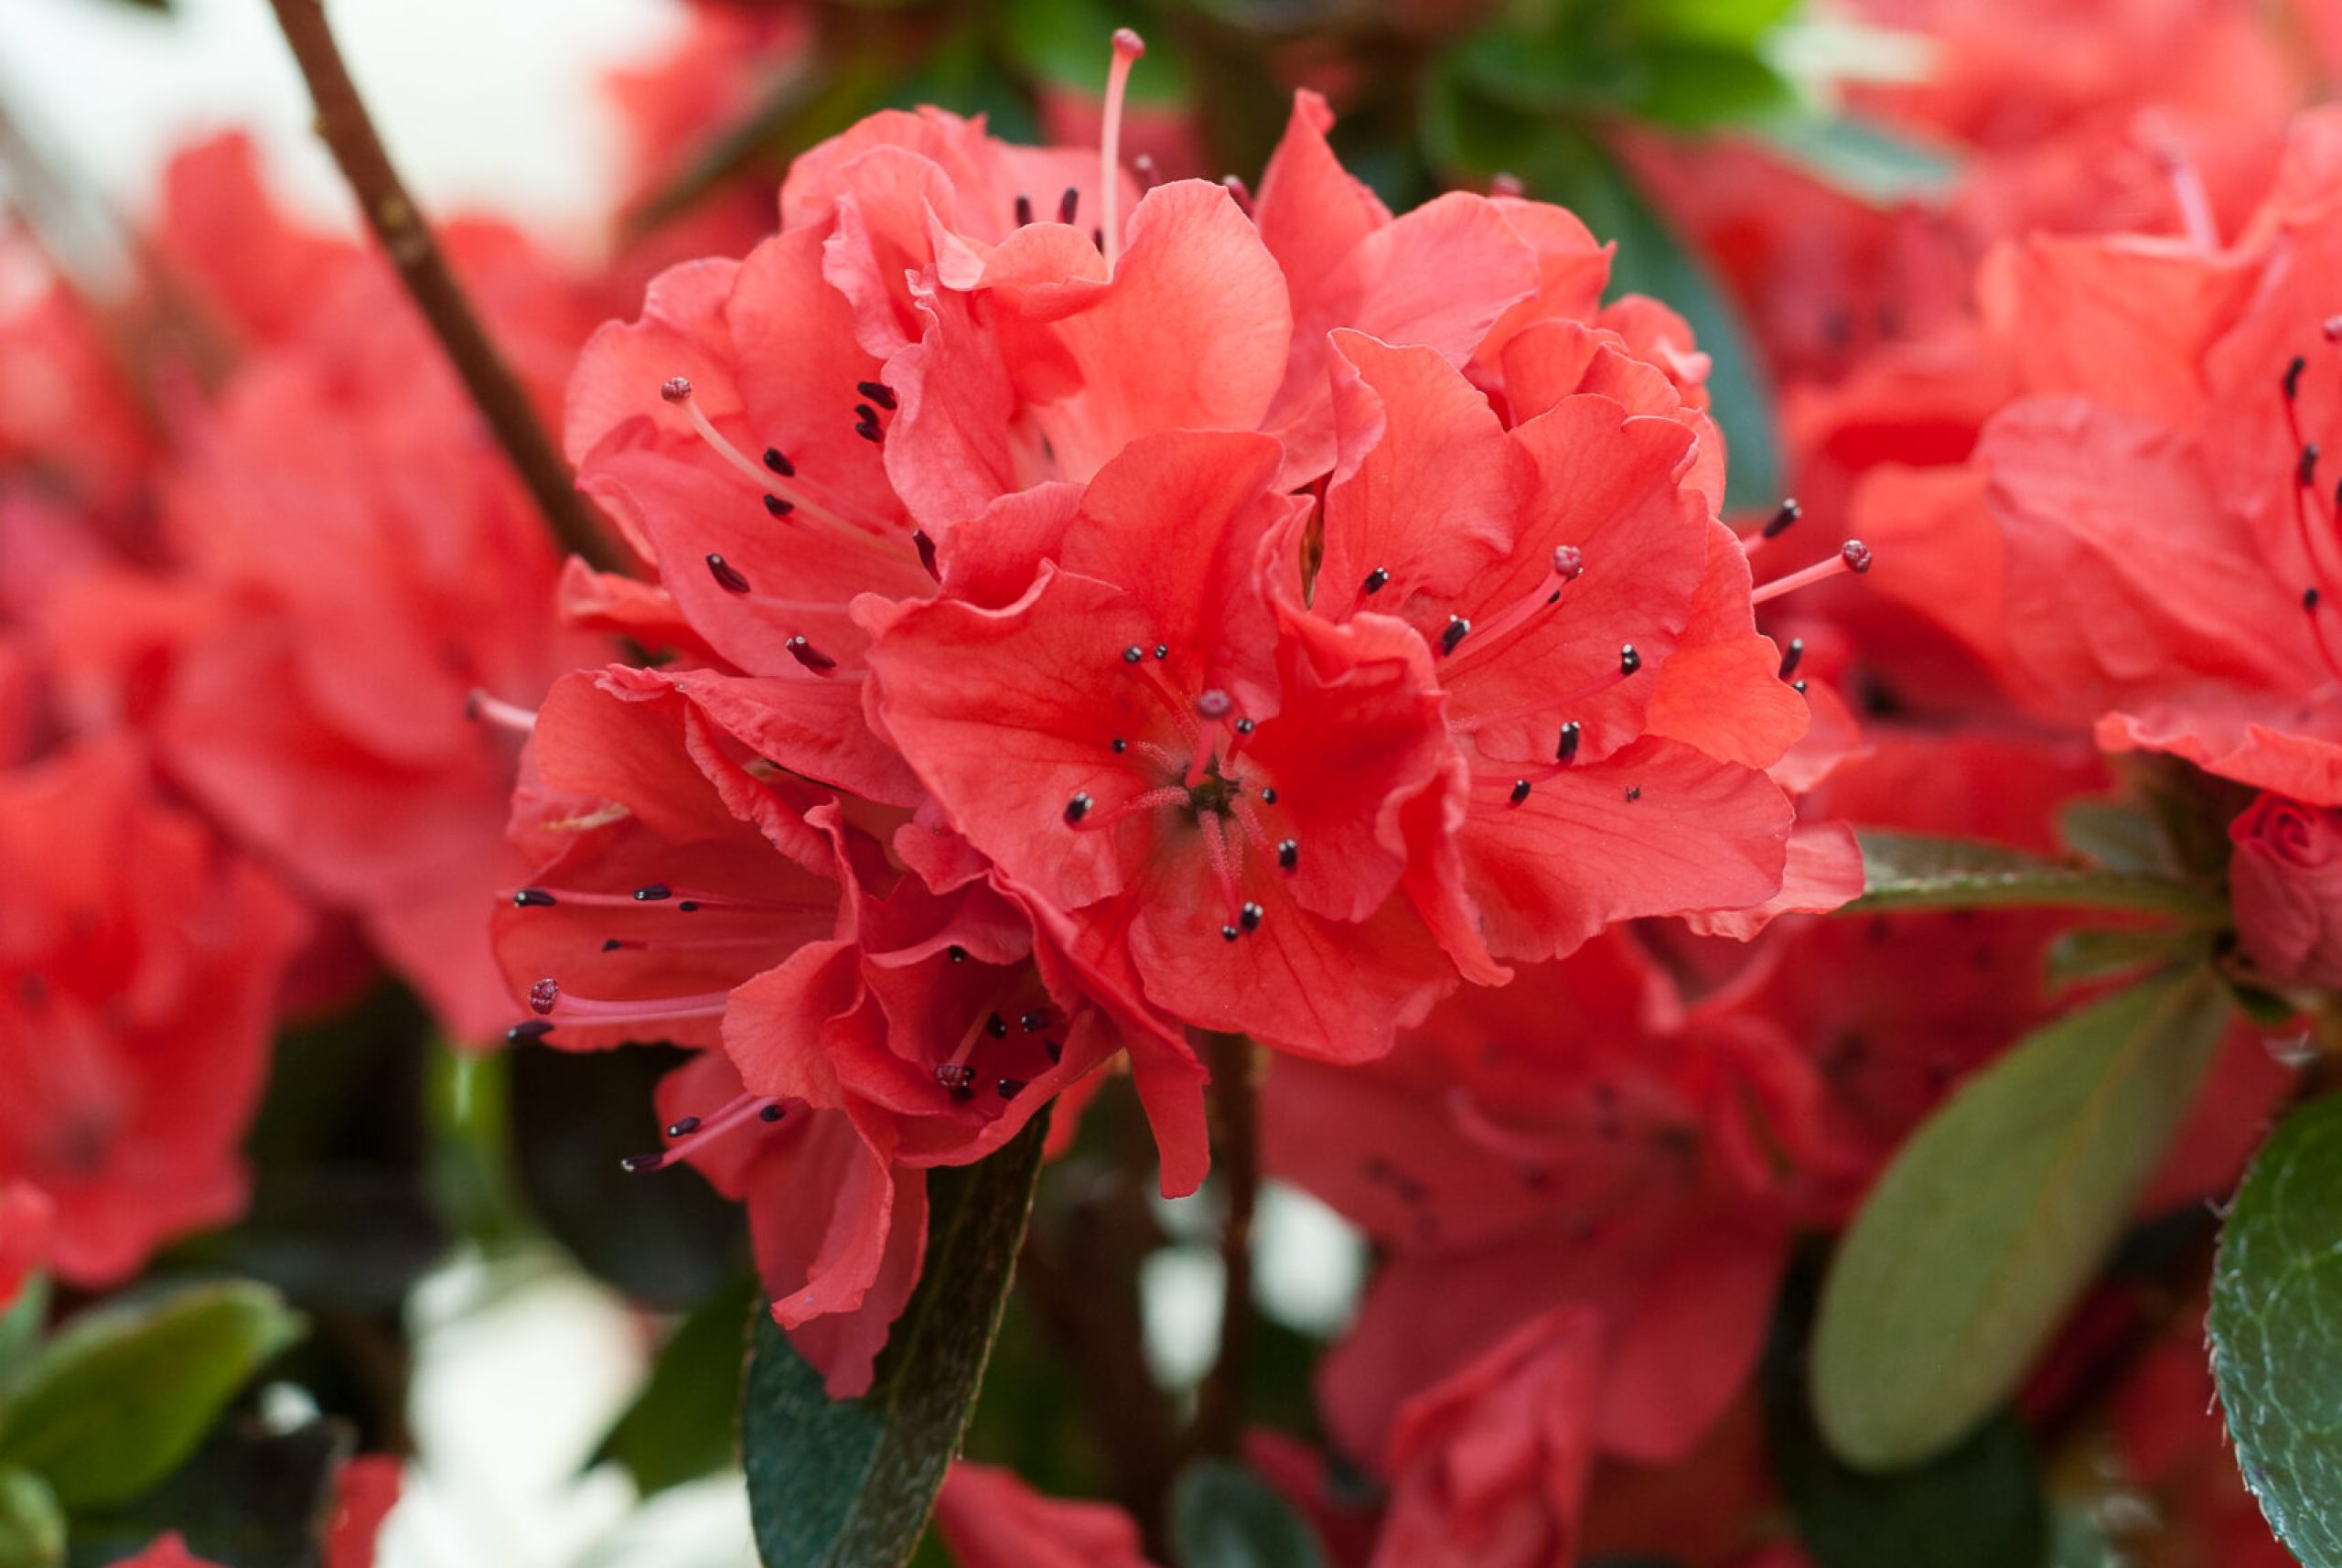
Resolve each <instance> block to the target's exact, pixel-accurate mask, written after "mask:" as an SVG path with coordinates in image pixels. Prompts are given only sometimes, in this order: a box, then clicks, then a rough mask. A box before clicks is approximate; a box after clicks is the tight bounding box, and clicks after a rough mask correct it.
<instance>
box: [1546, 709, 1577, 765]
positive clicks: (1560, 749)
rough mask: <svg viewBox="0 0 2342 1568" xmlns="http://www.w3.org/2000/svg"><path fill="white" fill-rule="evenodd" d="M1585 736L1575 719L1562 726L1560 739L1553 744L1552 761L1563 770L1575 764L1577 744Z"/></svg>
mask: <svg viewBox="0 0 2342 1568" xmlns="http://www.w3.org/2000/svg"><path fill="white" fill-rule="evenodd" d="M1584 736H1585V728H1584V726H1583V725H1580V724H1579V723H1578V721H1577V720H1575V719H1572V720H1571V721H1570V722H1569V723H1567V724H1565V725H1563V726H1562V736H1561V738H1560V739H1559V740H1558V741H1556V742H1554V743H1553V760H1554V761H1556V762H1558V763H1560V764H1561V765H1562V766H1563V767H1564V768H1566V767H1568V766H1569V765H1570V764H1571V763H1573V762H1575V761H1576V760H1577V746H1578V742H1579V741H1580V740H1581V739H1582V738H1584Z"/></svg>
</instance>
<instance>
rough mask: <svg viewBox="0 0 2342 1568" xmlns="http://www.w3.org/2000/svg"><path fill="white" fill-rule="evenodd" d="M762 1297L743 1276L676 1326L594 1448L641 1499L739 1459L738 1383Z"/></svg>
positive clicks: (752, 1279) (598, 1460) (748, 1275)
mask: <svg viewBox="0 0 2342 1568" xmlns="http://www.w3.org/2000/svg"><path fill="white" fill-rule="evenodd" d="M764 1311H765V1297H764V1292H763V1290H762V1289H761V1288H759V1287H758V1285H757V1278H756V1276H755V1275H754V1274H751V1273H746V1272H743V1273H739V1274H737V1275H735V1276H734V1277H733V1278H731V1279H728V1280H726V1281H725V1282H724V1283H722V1284H720V1285H718V1286H716V1288H715V1290H714V1294H711V1295H709V1296H708V1298H707V1299H706V1300H705V1301H704V1302H702V1303H700V1304H699V1305H698V1306H697V1307H695V1308H693V1311H692V1313H691V1315H690V1316H687V1317H685V1318H684V1319H683V1320H682V1322H680V1323H678V1324H676V1325H675V1327H674V1329H673V1331H672V1332H671V1333H670V1334H669V1335H668V1336H667V1339H666V1342H665V1343H664V1344H663V1345H661V1347H660V1349H659V1359H657V1361H655V1362H654V1363H652V1365H651V1369H650V1381H649V1382H647V1383H645V1384H644V1385H643V1389H642V1391H641V1392H640V1393H639V1394H638V1395H636V1396H635V1401H634V1402H633V1403H632V1404H630V1405H628V1407H627V1410H626V1413H625V1414H623V1415H621V1416H619V1417H618V1423H617V1424H615V1425H614V1426H612V1427H611V1428H610V1434H609V1435H608V1436H607V1437H605V1438H604V1439H603V1440H602V1443H601V1445H600V1446H599V1447H598V1448H596V1450H595V1454H594V1458H593V1460H592V1463H594V1464H596V1465H598V1464H602V1463H604V1462H605V1461H607V1462H611V1463H615V1464H618V1465H619V1466H624V1468H625V1469H626V1471H627V1473H628V1475H630V1476H632V1477H634V1484H635V1487H636V1489H637V1490H639V1492H640V1493H641V1494H642V1495H643V1496H644V1497H646V1498H647V1497H650V1496H652V1495H654V1494H656V1493H659V1492H662V1491H665V1490H666V1489H667V1488H668V1487H680V1486H682V1484H683V1483H684V1482H686V1481H695V1480H697V1479H699V1478H700V1477H702V1476H709V1475H714V1473H715V1472H716V1471H718V1470H722V1469H725V1467H727V1466H730V1465H731V1464H732V1463H733V1462H734V1460H736V1458H737V1457H738V1455H739V1439H738V1436H737V1433H738V1428H739V1417H740V1383H741V1375H742V1370H743V1368H744V1367H745V1366H746V1364H747V1357H748V1334H749V1329H750V1327H751V1326H752V1325H753V1323H754V1321H755V1319H756V1317H757V1316H760V1315H761V1314H762V1313H763V1312H764Z"/></svg>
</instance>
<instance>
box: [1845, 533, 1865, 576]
mask: <svg viewBox="0 0 2342 1568" xmlns="http://www.w3.org/2000/svg"><path fill="white" fill-rule="evenodd" d="M1838 558H1839V559H1840V560H1842V561H1843V562H1845V564H1846V570H1848V571H1850V572H1855V573H1861V572H1867V571H1869V570H1870V546H1869V545H1867V544H1864V542H1862V541H1861V540H1859V539H1849V540H1848V541H1846V542H1845V543H1843V544H1841V545H1840V546H1838Z"/></svg>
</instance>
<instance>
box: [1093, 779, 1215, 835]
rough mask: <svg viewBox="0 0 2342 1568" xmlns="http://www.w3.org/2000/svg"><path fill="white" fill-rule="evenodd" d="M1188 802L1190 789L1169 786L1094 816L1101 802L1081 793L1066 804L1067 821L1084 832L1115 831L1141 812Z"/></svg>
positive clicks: (1141, 792)
mask: <svg viewBox="0 0 2342 1568" xmlns="http://www.w3.org/2000/svg"><path fill="white" fill-rule="evenodd" d="M1186 801H1187V790H1186V789H1182V788H1181V787H1179V786H1178V785H1176V784H1166V785H1164V786H1163V787H1162V788H1161V789H1145V790H1142V791H1140V792H1139V793H1138V794H1135V795H1133V796H1132V797H1131V798H1130V799H1129V800H1125V801H1123V803H1122V804H1121V805H1119V806H1115V807H1113V808H1112V809H1110V810H1108V811H1101V812H1099V813H1098V814H1097V815H1095V816H1092V815H1091V814H1090V813H1091V811H1092V810H1093V809H1094V808H1095V807H1096V805H1097V802H1096V801H1094V800H1090V797H1089V796H1088V795H1087V794H1080V795H1076V796H1075V797H1074V798H1073V799H1072V800H1069V801H1067V802H1066V806H1065V822H1066V826H1068V827H1069V828H1074V829H1078V830H1079V831H1080V832H1097V831H1099V830H1100V829H1101V828H1111V827H1112V826H1113V825H1114V824H1115V823H1116V822H1123V821H1125V820H1126V819H1128V818H1131V817H1135V816H1137V815H1138V814H1139V813H1140V812H1141V811H1155V810H1156V809H1158V808H1160V807H1163V806H1176V805H1183V804H1185V803H1186ZM1076 804H1080V808H1081V809H1080V811H1075V810H1074V807H1075V806H1076Z"/></svg>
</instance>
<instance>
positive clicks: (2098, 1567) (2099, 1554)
mask: <svg viewBox="0 0 2342 1568" xmlns="http://www.w3.org/2000/svg"><path fill="white" fill-rule="evenodd" d="M2129 1561H2130V1560H2129V1559H2128V1558H2126V1557H2124V1556H2123V1555H2122V1552H2118V1551H2116V1550H2115V1547H2114V1542H2113V1541H2111V1540H2109V1539H2108V1538H2107V1534H2106V1527H2105V1526H2103V1525H2101V1524H2100V1523H2099V1522H2098V1520H2095V1519H2093V1518H2091V1517H2090V1513H2089V1512H2088V1511H2087V1510H2086V1509H2080V1508H2077V1507H2075V1506H2073V1505H2072V1504H2067V1505H2065V1506H2063V1507H2060V1508H2057V1509H2052V1510H2051V1512H2050V1515H2049V1550H2048V1552H2047V1556H2046V1557H2045V1558H2044V1559H2043V1568H2127V1564H2128V1563H2129Z"/></svg>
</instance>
